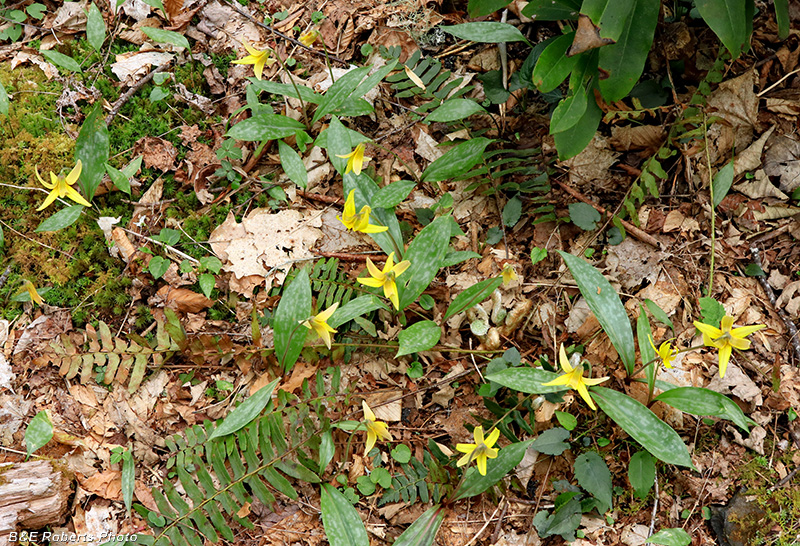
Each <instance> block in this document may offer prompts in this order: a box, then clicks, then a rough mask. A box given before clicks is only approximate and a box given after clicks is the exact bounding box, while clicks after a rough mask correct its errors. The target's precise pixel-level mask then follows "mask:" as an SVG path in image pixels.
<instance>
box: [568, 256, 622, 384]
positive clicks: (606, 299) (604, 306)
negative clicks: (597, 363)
mask: <svg viewBox="0 0 800 546" xmlns="http://www.w3.org/2000/svg"><path fill="white" fill-rule="evenodd" d="M558 253H559V254H560V255H561V257H562V258H563V259H564V261H565V262H566V264H567V267H569V270H570V272H571V273H572V277H573V278H574V279H575V282H577V283H578V288H579V289H580V291H581V294H582V295H583V297H584V298H585V299H586V303H588V304H589V309H591V310H592V313H594V315H595V317H597V321H598V322H599V323H600V325H601V326H602V327H603V330H604V331H605V332H606V334H607V335H608V337H609V339H610V340H611V343H612V344H613V345H614V348H615V349H616V350H617V353H619V356H620V358H621V359H622V362H623V364H625V369H626V370H627V372H628V374H629V375H630V374H632V373H633V369H634V366H635V360H636V350H635V346H634V343H633V330H632V329H631V322H630V320H629V319H628V314H627V313H626V312H625V307H623V306H622V302H621V301H620V299H619V295H618V294H617V292H616V291H615V290H614V288H612V287H611V284H610V283H609V282H608V281H607V280H606V278H605V277H603V275H602V274H601V273H600V272H599V271H598V270H597V269H595V268H594V267H592V266H591V265H589V264H588V263H586V262H585V261H584V260H582V259H580V258H576V257H575V256H573V255H572V254H567V253H566V252H562V251H560V250H559V251H558Z"/></svg>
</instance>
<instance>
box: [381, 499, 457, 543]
mask: <svg viewBox="0 0 800 546" xmlns="http://www.w3.org/2000/svg"><path fill="white" fill-rule="evenodd" d="M444 515H445V510H444V508H442V506H441V505H439V504H435V505H433V506H431V507H430V508H428V509H427V510H425V513H423V514H422V515H421V516H420V517H418V518H417V519H416V521H414V523H412V524H411V525H410V526H409V527H408V529H406V530H405V531H403V533H402V534H401V535H400V536H399V537H397V539H396V540H395V541H394V542H393V543H392V546H433V544H434V541H435V540H436V533H438V532H439V527H441V526H442V522H443V521H444Z"/></svg>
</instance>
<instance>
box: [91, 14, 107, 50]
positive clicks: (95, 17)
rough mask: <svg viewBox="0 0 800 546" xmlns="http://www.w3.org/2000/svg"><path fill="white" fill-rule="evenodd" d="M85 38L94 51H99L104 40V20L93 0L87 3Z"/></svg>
mask: <svg viewBox="0 0 800 546" xmlns="http://www.w3.org/2000/svg"><path fill="white" fill-rule="evenodd" d="M86 40H87V41H88V42H89V45H91V46H92V47H93V48H94V50H95V51H100V50H101V49H102V47H103V42H105V41H106V22H105V21H104V20H103V15H102V14H101V13H100V10H99V9H97V6H96V5H95V4H94V2H92V3H91V4H90V5H89V11H88V12H87V14H86Z"/></svg>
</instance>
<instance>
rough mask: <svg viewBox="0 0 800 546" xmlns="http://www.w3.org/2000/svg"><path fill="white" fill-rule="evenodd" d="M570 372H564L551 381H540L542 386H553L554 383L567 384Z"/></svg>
mask: <svg viewBox="0 0 800 546" xmlns="http://www.w3.org/2000/svg"><path fill="white" fill-rule="evenodd" d="M569 380H570V374H568V373H567V374H564V375H560V376H558V377H556V378H555V379H553V380H552V381H548V382H547V383H542V387H555V386H556V385H569Z"/></svg>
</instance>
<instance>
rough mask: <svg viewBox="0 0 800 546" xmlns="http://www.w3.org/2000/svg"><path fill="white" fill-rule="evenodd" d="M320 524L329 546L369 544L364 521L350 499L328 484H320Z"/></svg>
mask: <svg viewBox="0 0 800 546" xmlns="http://www.w3.org/2000/svg"><path fill="white" fill-rule="evenodd" d="M320 511H321V512H322V526H323V527H324V528H325V535H326V536H327V538H328V542H330V546H369V538H368V537H367V530H366V529H365V528H364V522H362V521H361V518H360V517H359V515H358V512H356V509H355V508H353V505H352V504H350V501H348V500H347V498H346V497H345V496H344V495H342V494H341V493H340V492H339V491H338V490H337V489H336V488H335V487H333V486H332V485H330V484H327V483H323V484H322V493H321V500H320Z"/></svg>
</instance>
